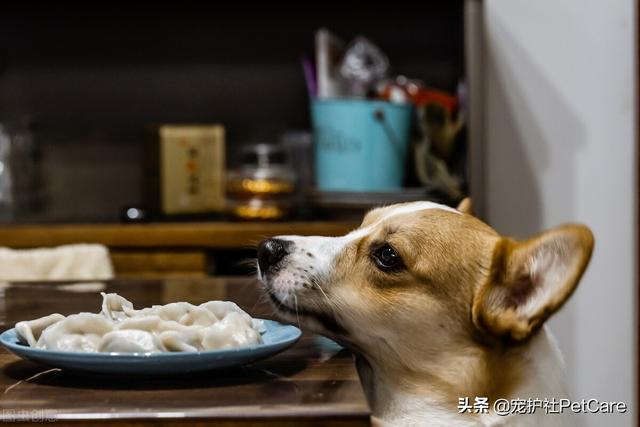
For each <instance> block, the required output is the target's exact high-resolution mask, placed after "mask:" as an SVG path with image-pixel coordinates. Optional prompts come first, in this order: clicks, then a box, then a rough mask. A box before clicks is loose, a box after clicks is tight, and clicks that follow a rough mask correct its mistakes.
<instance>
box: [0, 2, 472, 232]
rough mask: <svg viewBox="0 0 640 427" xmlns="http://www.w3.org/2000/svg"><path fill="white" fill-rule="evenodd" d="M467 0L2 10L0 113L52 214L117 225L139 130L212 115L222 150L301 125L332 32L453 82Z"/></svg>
mask: <svg viewBox="0 0 640 427" xmlns="http://www.w3.org/2000/svg"><path fill="white" fill-rule="evenodd" d="M462 25H463V24H462V2H461V1H438V2H423V3H422V4H421V5H420V6H415V5H412V4H410V3H395V4H387V5H386V6H384V7H382V6H375V7H374V6H371V5H366V4H363V5H362V6H360V7H356V6H335V5H329V4H325V3H307V4H303V5H301V6H270V7H268V8H267V7H265V6H260V7H256V6H254V5H251V4H248V3H234V4H232V3H220V2H217V3H213V2H210V3H208V4H206V5H195V4H194V5H190V4H189V3H188V2H186V3H180V2H171V4H170V5H162V4H155V5H154V4H137V5H135V6H132V5H125V4H123V5H116V4H113V3H109V4H96V3H93V4H91V5H90V6H77V5H76V6H68V5H67V6H65V5H60V4H58V5H40V6H28V5H27V6H24V5H22V6H16V5H14V6H8V7H6V8H5V10H4V11H3V12H2V13H0V121H7V120H16V119H19V118H22V117H28V118H29V120H30V121H31V122H32V123H33V125H34V129H35V132H36V137H37V141H38V144H39V146H40V147H41V150H42V163H43V167H42V172H43V178H44V179H43V182H44V183H45V194H46V196H47V197H46V204H45V210H44V211H43V213H42V214H41V215H39V216H36V217H34V218H36V219H40V218H44V219H47V220H112V219H115V218H116V217H117V211H118V208H119V207H120V206H122V205H124V204H128V203H137V202H139V201H140V199H141V189H140V185H139V174H140V168H139V166H138V165H139V162H140V158H141V156H142V155H143V153H142V152H141V141H142V135H143V130H144V126H145V125H146V124H149V123H162V122H220V123H223V124H224V125H225V126H226V128H227V133H228V138H227V144H228V147H229V148H230V150H229V151H230V152H231V153H233V152H234V149H236V148H237V146H238V145H239V144H243V143H247V142H253V141H256V140H275V139H276V138H277V135H278V134H279V133H281V132H282V131H283V130H285V129H301V128H308V127H309V115H308V111H307V103H308V98H307V95H306V91H305V85H304V80H303V75H302V72H301V68H300V61H299V60H300V57H301V56H302V55H303V54H310V55H312V54H313V35H314V31H315V30H316V29H317V28H319V27H323V26H324V27H327V28H329V29H331V30H332V31H334V32H335V33H337V34H338V35H340V36H341V37H343V38H344V39H345V40H349V39H351V38H352V37H354V36H355V35H358V34H363V35H366V36H368V37H369V38H370V39H372V40H373V41H375V42H376V43H377V44H378V45H379V46H380V47H381V48H382V49H383V50H384V51H385V52H386V53H387V54H388V56H389V57H390V60H391V63H392V67H393V72H394V73H402V74H406V75H408V76H410V77H418V78H421V79H423V80H424V81H425V82H427V83H428V84H430V85H432V86H434V87H439V88H443V89H447V90H453V89H454V88H455V85H456V83H457V81H458V79H459V78H460V77H461V76H462V74H463V62H462V60H463V27H462Z"/></svg>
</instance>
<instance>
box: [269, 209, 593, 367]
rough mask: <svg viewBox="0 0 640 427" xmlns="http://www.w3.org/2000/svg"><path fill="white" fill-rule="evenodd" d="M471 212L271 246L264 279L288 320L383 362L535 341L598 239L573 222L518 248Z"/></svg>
mask: <svg viewBox="0 0 640 427" xmlns="http://www.w3.org/2000/svg"><path fill="white" fill-rule="evenodd" d="M469 209H470V207H469V202H468V201H465V202H463V203H462V204H461V206H459V207H458V209H453V208H450V207H447V206H443V205H439V204H435V203H430V202H415V203H406V204H399V205H393V206H388V207H383V208H378V209H375V210H372V211H370V212H369V213H368V214H367V215H366V216H365V218H364V220H363V222H362V224H361V226H360V227H359V228H358V229H356V230H354V231H352V232H351V233H349V234H347V235H345V236H342V237H315V236H314V237H300V236H278V237H276V238H273V239H269V240H265V241H263V242H262V243H261V244H260V246H259V250H258V264H259V266H258V270H259V275H260V278H261V280H262V282H263V283H264V287H265V289H266V291H267V292H268V294H269V297H270V298H271V300H272V302H273V304H274V306H275V307H276V309H277V311H278V312H279V314H280V315H281V316H282V317H284V318H285V319H286V320H288V321H291V322H300V324H302V326H304V327H307V328H309V329H311V330H313V331H315V332H319V333H321V334H324V335H327V336H329V337H331V338H333V339H335V340H337V341H339V342H341V343H343V344H345V345H347V346H349V347H351V348H353V349H355V350H356V351H358V352H361V353H363V354H364V355H366V356H367V358H370V359H373V360H376V359H378V360H385V363H397V364H401V365H403V366H409V367H411V368H415V369H417V368H419V367H418V366H416V365H419V364H423V363H429V362H430V361H433V360H434V359H439V358H443V357H447V356H448V355H452V354H456V353H457V354H459V353H460V352H461V351H463V350H464V349H468V348H471V347H472V346H473V345H475V344H476V343H478V341H479V340H482V341H484V342H489V343H490V342H494V341H500V342H504V341H505V340H508V341H509V342H513V341H515V342H519V341H520V342H521V341H524V340H527V339H528V338H529V337H531V336H532V335H533V334H534V333H535V331H536V330H537V329H538V328H540V326H541V325H542V324H543V322H544V321H545V320H546V319H547V318H548V317H549V316H550V315H551V314H553V313H554V312H555V311H556V310H558V309H559V308H560V307H561V306H562V304H563V303H564V302H565V301H566V300H567V298H569V296H570V295H571V293H572V292H573V290H574V289H575V287H576V285H577V283H578V281H579V279H580V277H581V275H582V274H583V272H584V270H585V268H586V266H587V264H588V261H589V258H590V255H591V251H592V247H593V237H592V234H591V232H590V231H589V229H588V228H586V227H585V226H582V225H564V226H560V227H557V228H554V229H552V230H549V231H546V232H544V233H542V234H540V235H537V236H534V237H532V238H530V239H528V240H525V241H515V240H513V239H510V238H505V237H502V236H500V235H499V234H498V233H497V232H496V231H495V230H493V229H492V228H491V227H489V226H488V225H486V224H485V223H483V222H482V221H480V220H478V219H477V218H475V217H474V216H472V215H470V214H469V212H468V211H469Z"/></svg>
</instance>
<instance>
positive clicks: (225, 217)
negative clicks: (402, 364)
mask: <svg viewBox="0 0 640 427" xmlns="http://www.w3.org/2000/svg"><path fill="white" fill-rule="evenodd" d="M637 23H638V19H637V5H636V2H635V1H632V0H612V1H607V2H604V1H601V0H539V1H537V2H529V1H525V0H484V1H481V0H466V1H463V0H460V1H426V2H422V3H420V4H413V3H408V2H406V3H404V2H400V3H398V2H396V3H393V4H388V5H384V6H374V5H371V4H359V5H358V4H347V5H336V6H330V5H324V6H322V7H319V6H318V5H316V7H311V6H310V5H303V6H291V5H287V6H284V5H283V6H277V5H275V6H274V5H270V6H269V7H265V6H255V5H250V4H243V3H233V4H232V3H230V2H229V3H225V2H222V3H221V2H217V3H213V2H209V3H206V4H188V3H169V4H166V5H165V4H147V3H138V4H135V5H133V4H126V5H124V4H122V5H119V4H116V3H106V2H98V3H92V4H91V5H90V6H88V5H70V4H67V5H65V4H43V5H33V4H24V3H20V4H17V3H16V4H7V5H6V6H3V11H2V13H1V14H0V124H1V126H0V220H1V222H2V224H1V225H0V245H2V246H5V247H8V248H12V249H17V250H29V249H33V248H39V247H54V246H60V245H66V244H73V243H81V242H83V243H97V244H100V245H104V246H105V247H106V248H107V249H108V250H109V255H110V258H111V261H112V262H113V267H114V271H115V275H116V277H138V278H139V277H150V276H151V277H152V276H158V275H161V276H165V277H166V276H171V277H173V276H186V277H201V276H209V275H238V274H247V273H250V271H251V269H250V268H247V266H246V264H245V263H243V260H246V259H247V258H251V257H253V256H254V252H253V249H252V245H254V244H255V243H257V242H258V241H259V240H260V239H261V238H263V237H266V236H271V235H277V234H321V235H340V234H343V233H345V232H347V231H348V230H350V229H352V228H354V227H356V226H357V224H358V222H359V219H360V218H361V216H362V214H363V212H365V211H366V210H368V209H369V208H371V207H373V206H377V205H381V204H389V203H395V202H401V201H410V200H433V201H438V202H441V203H446V204H449V205H454V206H455V205H456V204H457V203H458V202H459V201H460V200H461V199H462V198H463V197H465V196H467V195H471V196H472V198H473V201H474V206H475V211H476V214H477V215H478V216H479V217H481V218H482V219H484V220H485V221H487V222H488V223H489V224H490V225H492V226H493V227H494V228H496V229H497V230H498V231H499V232H501V233H503V234H506V235H513V236H516V237H519V238H525V237H527V236H530V235H532V234H534V233H537V232H539V231H541V230H543V229H545V228H548V227H552V226H555V225H558V224H560V223H563V222H584V223H585V224H587V225H588V226H590V227H591V228H592V229H593V231H594V234H595V236H596V250H595V253H594V257H593V259H592V262H591V265H590V267H589V270H588V271H587V273H586V275H585V277H584V279H583V281H582V284H581V285H580V287H579V289H578V291H577V292H576V294H575V295H574V297H573V298H572V299H571V300H570V301H569V303H568V304H567V306H566V307H565V308H564V309H563V310H562V311H561V312H560V313H559V314H558V315H557V316H555V317H554V318H553V319H552V321H551V324H552V328H553V329H554V331H555V332H556V336H557V338H558V341H559V343H560V346H561V348H562V350H563V352H564V354H565V357H566V362H567V369H568V374H569V377H570V385H571V388H572V392H573V394H574V396H575V398H576V399H582V398H586V399H588V398H598V399H601V400H608V401H615V400H622V401H626V402H627V403H628V404H629V407H630V408H631V411H630V413H629V414H626V415H620V416H611V415H598V416H585V417H583V419H582V421H583V422H582V423H581V425H587V426H599V425H602V424H603V423H604V422H606V423H607V425H611V426H614V425H615V426H618V425H619V426H628V425H633V424H634V423H635V410H636V405H635V403H636V402H637V397H636V396H637V393H636V389H637V384H638V381H637V378H638V375H637V372H638V370H637V357H636V354H637V351H636V347H637V335H638V333H637V330H638V329H637V301H638V294H637V291H636V287H637V265H638V260H639V259H638V247H637V242H638V222H637V201H638V178H637V177H638V175H637V153H638V147H637V123H638V108H637V99H638V97H637V77H638V68H637V31H638V25H637Z"/></svg>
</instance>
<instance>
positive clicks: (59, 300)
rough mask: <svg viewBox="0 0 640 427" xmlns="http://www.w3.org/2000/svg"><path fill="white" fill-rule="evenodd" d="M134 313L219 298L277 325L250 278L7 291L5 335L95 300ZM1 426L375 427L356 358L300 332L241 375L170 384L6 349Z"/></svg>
mask: <svg viewBox="0 0 640 427" xmlns="http://www.w3.org/2000/svg"><path fill="white" fill-rule="evenodd" d="M100 291H105V292H117V293H119V294H121V295H123V296H124V297H126V298H128V299H129V300H131V301H132V302H133V303H134V305H135V306H136V307H139V308H141V307H145V306H150V305H152V304H165V303H168V302H174V301H189V302H192V303H195V304H198V303H201V302H204V301H208V300H214V299H223V300H231V301H235V302H236V303H238V304H239V305H240V306H241V307H243V308H244V309H246V310H247V311H248V312H249V313H250V314H251V315H253V316H257V317H266V318H269V317H272V316H271V309H270V308H269V307H268V306H267V305H266V304H265V303H264V302H263V301H264V300H263V299H261V298H260V296H261V292H260V290H259V285H258V284H257V283H256V281H255V280H253V279H224V278H196V279H163V280H116V281H111V282H104V283H100V282H96V283H74V284H69V283H55V284H52V283H42V284H38V283H33V284H4V285H2V286H1V287H0V301H1V303H0V320H1V326H2V329H3V330H4V329H7V328H10V327H13V325H14V323H15V322H17V321H19V320H25V319H33V318H37V317H40V316H43V315H47V314H50V313H53V312H60V313H62V314H71V313H76V312H80V311H93V312H97V311H99V306H100V303H101V297H100V294H99V292H100ZM0 421H14V422H16V421H17V422H25V423H27V422H39V421H55V422H56V423H55V424H56V425H66V424H74V425H87V424H103V425H111V424H113V423H116V422H117V423H119V424H121V425H123V424H124V425H131V426H139V425H189V426H199V425H220V426H227V425H246V426H278V425H282V426H298V425H312V426H355V425H369V408H368V406H367V403H366V400H365V397H364V394H363V391H362V388H361V386H360V382H359V380H358V376H357V373H356V370H355V367H354V364H353V359H352V355H351V354H350V353H349V352H348V351H346V350H344V349H342V348H341V347H339V346H338V345H337V344H335V343H333V342H332V341H329V340H327V339H325V338H323V337H319V336H316V335H313V334H307V333H305V334H303V337H302V338H301V339H300V341H299V342H298V343H297V344H295V345H294V346H293V347H291V348H290V349H288V350H286V351H284V352H283V353H280V354H278V355H276V356H274V357H271V358H269V359H266V360H264V361H261V362H257V363H254V364H252V365H247V366H244V367H240V368H233V369H225V370H222V371H211V372H205V373H199V374H192V375H180V376H173V377H161V378H158V377H146V378H136V377H131V376H126V375H123V376H99V375H95V376H94V375H87V374H81V373H74V372H69V371H61V370H55V369H54V370H51V369H50V368H48V367H46V366H42V365H38V364H35V363H32V362H28V361H24V360H21V359H19V358H18V357H17V356H14V355H13V354H10V353H8V352H7V351H6V350H5V349H2V350H0Z"/></svg>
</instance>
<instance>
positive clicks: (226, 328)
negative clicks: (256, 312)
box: [202, 312, 262, 350]
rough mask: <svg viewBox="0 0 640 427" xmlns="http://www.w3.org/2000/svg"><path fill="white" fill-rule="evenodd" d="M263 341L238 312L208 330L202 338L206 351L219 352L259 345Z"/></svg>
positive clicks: (229, 314) (232, 313)
mask: <svg viewBox="0 0 640 427" xmlns="http://www.w3.org/2000/svg"><path fill="white" fill-rule="evenodd" d="M261 341H262V339H261V337H260V334H259V333H258V332H257V331H256V330H254V329H253V328H252V327H251V320H249V322H247V320H246V319H245V318H244V317H243V316H242V315H241V314H240V313H237V312H230V313H228V314H227V315H226V316H225V317H224V319H222V320H221V321H219V322H218V323H216V324H215V325H212V326H211V327H209V328H206V330H205V331H204V335H203V337H202V347H203V348H204V349H205V350H218V349H224V348H230V347H240V346H246V345H251V344H258V343H260V342H261Z"/></svg>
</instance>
